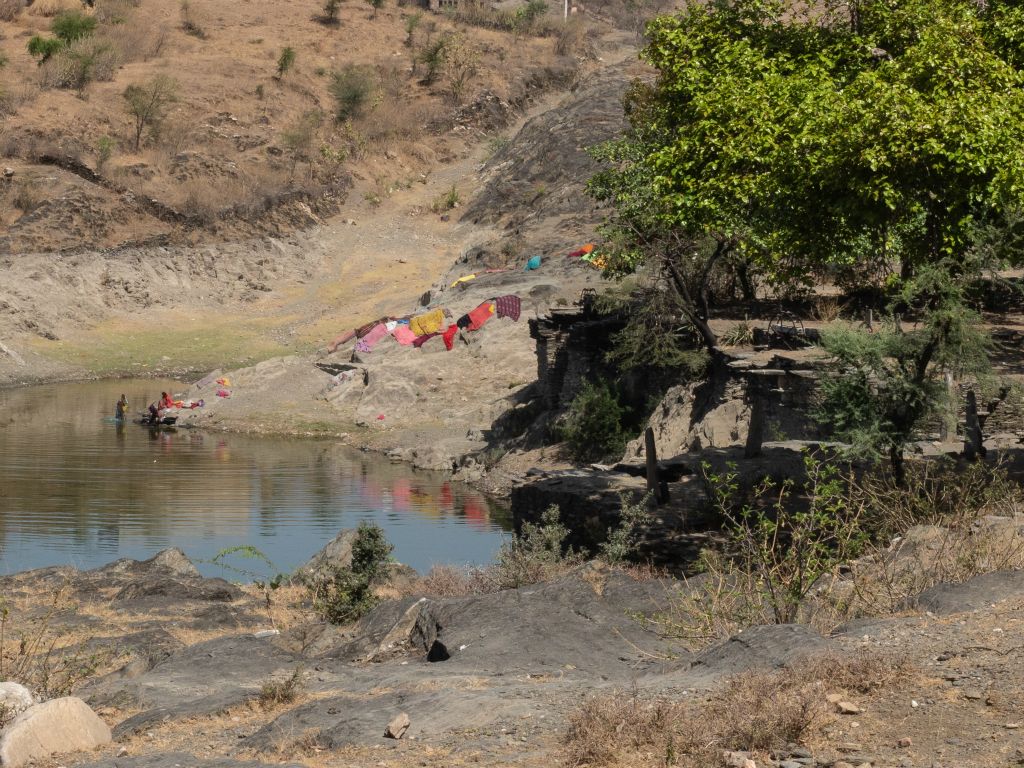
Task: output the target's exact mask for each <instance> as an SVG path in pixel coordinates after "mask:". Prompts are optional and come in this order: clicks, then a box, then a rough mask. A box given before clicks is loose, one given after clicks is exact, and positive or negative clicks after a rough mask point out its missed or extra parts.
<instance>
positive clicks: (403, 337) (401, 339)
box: [391, 323, 416, 347]
mask: <svg viewBox="0 0 1024 768" xmlns="http://www.w3.org/2000/svg"><path fill="white" fill-rule="evenodd" d="M391 335H392V336H394V337H395V341H397V342H398V343H399V344H401V345H402V346H403V347H407V346H409V345H410V344H412V343H413V342H414V341H415V340H416V334H415V333H413V332H412V331H411V330H410V329H409V326H408V325H406V324H405V323H399V324H398V325H396V326H395V330H393V331H392V332H391Z"/></svg>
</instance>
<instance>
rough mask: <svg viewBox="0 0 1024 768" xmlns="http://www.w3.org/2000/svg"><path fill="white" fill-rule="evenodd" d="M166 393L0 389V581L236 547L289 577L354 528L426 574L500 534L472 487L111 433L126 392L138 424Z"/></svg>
mask: <svg viewBox="0 0 1024 768" xmlns="http://www.w3.org/2000/svg"><path fill="white" fill-rule="evenodd" d="M164 389H166V390H169V391H181V390H182V389H183V387H182V386H181V385H180V384H175V383H174V382H166V381H154V380H152V379H147V380H129V381H113V382H110V381H107V382H88V383H82V384H60V385H52V386H43V387H30V388H24V389H14V390H6V391H5V390H0V574H2V573H14V572H17V571H22V570H26V569H29V568H38V567H42V566H47V565H64V564H69V565H74V566H77V567H79V568H92V567H95V566H98V565H102V564H104V563H108V562H110V561H112V560H116V559H117V558H120V557H134V558H140V559H141V558H146V557H150V556H151V555H153V554H154V553H156V552H157V551H159V550H160V549H163V548H164V547H169V546H177V547H180V548H181V549H183V550H184V551H185V553H186V554H187V555H188V556H189V557H191V558H192V559H193V560H209V559H211V558H212V557H214V556H215V555H216V554H217V553H218V552H219V551H221V550H222V549H224V548H227V547H233V546H239V545H251V546H254V547H256V548H258V549H259V550H261V551H262V552H264V553H266V554H267V555H268V556H269V558H270V559H271V560H272V561H273V563H274V565H275V566H276V568H277V569H278V570H281V571H284V570H291V569H292V568H294V567H296V566H298V565H301V564H302V563H303V562H305V561H306V560H307V559H308V558H309V557H310V556H311V555H312V554H313V553H314V552H315V551H317V550H318V549H319V548H320V547H321V546H323V545H324V544H325V543H326V542H327V541H328V540H329V539H330V538H331V537H333V536H334V535H335V534H336V533H337V532H338V531H339V530H340V529H341V528H349V527H354V526H355V525H357V524H358V523H359V522H360V521H361V520H370V521H374V522H376V523H378V524H379V525H380V526H381V527H382V528H384V530H385V531H386V532H387V535H388V538H389V539H390V541H391V542H392V543H393V544H394V545H395V551H394V556H395V557H396V558H397V559H398V560H399V561H400V562H403V563H406V564H408V565H411V566H413V567H414V568H416V569H418V570H420V571H423V570H426V569H428V568H429V567H430V566H431V565H432V564H435V563H459V564H462V563H484V562H488V561H490V560H491V559H492V557H493V555H494V553H495V551H496V550H497V548H498V546H499V545H500V543H501V537H502V533H503V531H504V530H506V529H507V528H508V527H509V520H508V516H507V514H505V512H504V511H503V510H501V509H499V508H497V507H496V506H494V505H493V504H492V503H490V502H489V500H488V499H487V498H486V497H485V496H483V495H482V494H480V493H478V492H476V491H474V490H473V489H472V488H470V487H469V486H466V485H462V484H460V483H454V482H451V481H449V480H447V479H446V478H445V477H444V476H442V475H439V474H435V473H428V472H419V471H414V470H412V469H410V468H409V467H406V466H405V465H401V464H392V463H391V462H389V461H388V460H387V459H386V458H383V457H381V456H379V455H376V454H364V453H362V452H359V451H355V450H352V449H348V448H345V447H343V446H339V445H337V444H336V443H334V442H332V441H322V440H300V439H284V438H262V437H249V436H240V435H224V434H215V433H200V432H196V431H193V430H185V429H181V430H176V431H173V432H172V431H159V432H154V431H151V430H150V429H149V428H147V427H142V426H139V425H136V424H132V423H128V424H123V425H115V424H114V423H113V420H112V416H113V412H114V404H115V403H116V402H117V398H118V396H119V395H120V394H121V393H122V392H123V393H125V394H126V395H127V396H128V402H129V404H130V406H131V412H135V411H136V410H142V409H143V408H144V407H145V406H146V405H147V404H148V403H150V402H151V401H153V400H156V399H157V398H158V397H159V395H160V392H161V390H164ZM231 562H233V563H234V564H235V565H238V566H243V567H247V568H253V569H254V570H261V572H264V573H265V572H266V571H267V568H266V567H264V568H262V569H260V568H259V563H254V562H252V561H248V560H239V559H235V560H232V561H231ZM199 567H200V570H202V571H203V572H204V573H206V574H208V575H226V576H228V577H232V574H231V572H223V571H222V570H221V568H220V567H218V566H216V565H213V564H209V563H199ZM235 578H237V576H235Z"/></svg>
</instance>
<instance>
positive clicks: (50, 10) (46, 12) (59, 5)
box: [28, 0, 82, 18]
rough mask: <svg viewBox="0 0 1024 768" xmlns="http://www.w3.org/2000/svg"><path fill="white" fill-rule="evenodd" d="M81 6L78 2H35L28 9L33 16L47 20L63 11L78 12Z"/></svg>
mask: <svg viewBox="0 0 1024 768" xmlns="http://www.w3.org/2000/svg"><path fill="white" fill-rule="evenodd" d="M80 10H82V4H81V2H79V0H36V1H35V2H34V3H32V6H31V7H30V8H29V11H28V12H29V13H30V14H32V15H33V16H44V17H46V18H49V17H51V16H57V15H59V14H61V13H64V12H65V11H80Z"/></svg>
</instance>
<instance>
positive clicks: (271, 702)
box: [256, 666, 303, 709]
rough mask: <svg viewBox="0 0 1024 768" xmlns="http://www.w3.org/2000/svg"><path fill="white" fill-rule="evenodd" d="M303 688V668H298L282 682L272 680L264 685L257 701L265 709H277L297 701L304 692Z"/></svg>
mask: <svg viewBox="0 0 1024 768" xmlns="http://www.w3.org/2000/svg"><path fill="white" fill-rule="evenodd" d="M302 687H303V680H302V667H301V666H298V667H296V668H295V669H294V670H292V673H291V674H290V675H289V676H288V677H286V678H284V679H282V680H273V679H272V680H267V681H266V682H265V683H263V685H262V686H260V693H259V696H258V697H257V699H256V701H257V702H258V703H259V705H260V706H261V707H263V709H277V708H278V707H281V706H283V705H285V704H291V703H293V702H294V701H296V699H298V698H299V694H300V693H301V692H302Z"/></svg>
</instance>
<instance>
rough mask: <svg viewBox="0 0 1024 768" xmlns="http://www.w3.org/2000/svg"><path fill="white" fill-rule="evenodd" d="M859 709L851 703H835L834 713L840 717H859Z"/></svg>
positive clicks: (860, 710)
mask: <svg viewBox="0 0 1024 768" xmlns="http://www.w3.org/2000/svg"><path fill="white" fill-rule="evenodd" d="M863 711H864V710H862V709H861V708H860V707H858V706H857V705H856V704H854V703H853V702H852V701H837V702H836V712H838V713H839V714H841V715H859V714H860V713H861V712H863Z"/></svg>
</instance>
